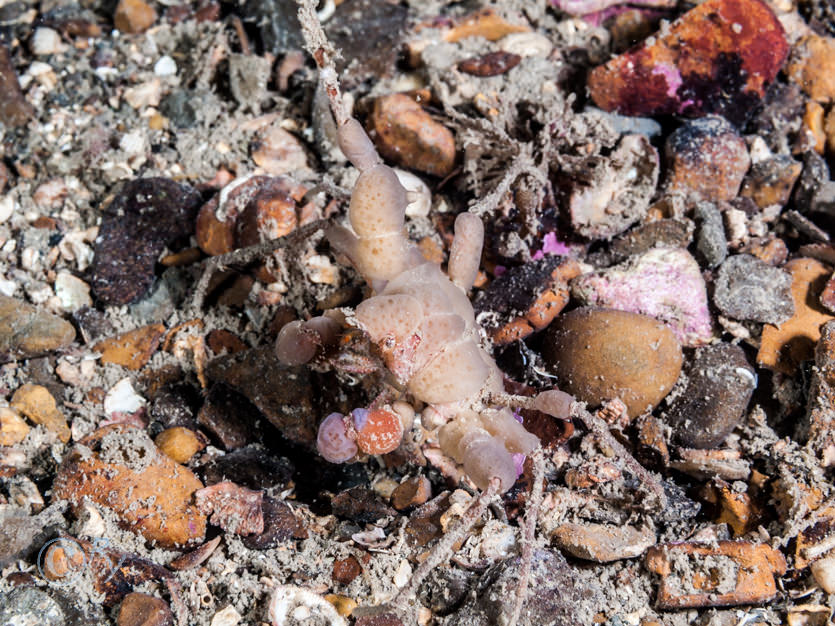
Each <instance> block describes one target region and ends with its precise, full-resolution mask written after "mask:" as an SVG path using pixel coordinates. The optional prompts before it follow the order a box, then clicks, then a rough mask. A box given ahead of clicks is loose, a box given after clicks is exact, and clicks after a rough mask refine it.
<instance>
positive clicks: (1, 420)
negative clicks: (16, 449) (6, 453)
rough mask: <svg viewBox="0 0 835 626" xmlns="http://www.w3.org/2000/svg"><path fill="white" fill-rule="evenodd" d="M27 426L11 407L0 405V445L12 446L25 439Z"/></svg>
mask: <svg viewBox="0 0 835 626" xmlns="http://www.w3.org/2000/svg"><path fill="white" fill-rule="evenodd" d="M27 434H29V426H28V425H27V424H26V421H25V420H24V419H23V418H22V417H20V414H19V413H18V412H17V411H15V410H14V409H12V408H9V407H0V446H14V445H17V444H19V443H20V442H21V441H23V440H24V439H26V435H27Z"/></svg>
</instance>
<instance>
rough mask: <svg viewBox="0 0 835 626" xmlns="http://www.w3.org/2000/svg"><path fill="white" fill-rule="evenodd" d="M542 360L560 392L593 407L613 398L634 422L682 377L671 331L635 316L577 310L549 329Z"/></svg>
mask: <svg viewBox="0 0 835 626" xmlns="http://www.w3.org/2000/svg"><path fill="white" fill-rule="evenodd" d="M543 356H544V357H545V359H546V362H547V364H548V365H549V367H550V369H551V371H552V372H553V373H554V374H555V375H556V376H557V379H558V381H559V386H560V389H562V390H563V391H566V392H568V393H571V394H573V395H574V396H575V397H576V398H577V399H578V400H581V401H583V402H588V403H589V404H592V405H594V406H598V405H600V404H602V403H603V402H604V401H606V400H611V399H612V398H616V397H617V398H620V399H621V400H623V401H624V402H625V403H626V406H627V408H628V411H629V416H630V417H632V418H634V417H637V416H638V415H640V414H641V413H643V412H644V411H646V410H648V409H652V408H654V407H655V406H656V405H657V404H658V403H659V402H661V400H662V399H663V398H664V397H665V396H666V395H667V394H668V393H669V391H670V390H671V389H672V388H673V385H674V384H675V382H676V380H678V376H679V373H680V372H681V364H682V353H681V347H680V346H679V343H678V341H677V340H676V338H675V335H674V334H673V333H672V331H671V330H670V329H669V328H668V327H667V326H665V325H664V324H661V323H660V322H658V321H657V320H655V319H653V318H651V317H647V316H645V315H638V314H637V313H629V312H626V311H615V310H611V309H600V308H582V309H575V310H574V311H571V312H570V313H566V314H564V315H561V316H560V317H558V318H557V320H556V321H555V322H554V323H553V324H552V325H551V327H550V328H549V329H548V332H547V334H546V337H545V342H544V344H543Z"/></svg>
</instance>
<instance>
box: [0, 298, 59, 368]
mask: <svg viewBox="0 0 835 626" xmlns="http://www.w3.org/2000/svg"><path fill="white" fill-rule="evenodd" d="M73 339H75V329H74V328H73V327H72V324H70V323H69V322H67V321H65V320H63V319H61V318H60V317H58V316H57V315H52V314H50V313H44V312H42V311H40V310H39V309H38V308H37V307H36V306H33V305H31V304H27V303H25V302H21V301H20V300H16V299H15V298H9V297H8V296H3V295H0V355H7V358H8V356H12V357H30V356H38V355H40V354H43V353H45V352H52V351H54V350H59V349H61V348H64V347H66V346H68V345H69V344H70V343H72V341H73Z"/></svg>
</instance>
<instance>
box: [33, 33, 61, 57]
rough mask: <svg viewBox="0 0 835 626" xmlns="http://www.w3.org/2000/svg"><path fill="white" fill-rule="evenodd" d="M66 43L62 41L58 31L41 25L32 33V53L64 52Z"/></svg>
mask: <svg viewBox="0 0 835 626" xmlns="http://www.w3.org/2000/svg"><path fill="white" fill-rule="evenodd" d="M65 47H66V46H65V45H64V44H63V43H62V42H61V35H59V34H58V31H55V30H52V29H51V28H46V27H45V26H41V27H39V28H36V29H35V33H34V34H33V35H32V54H35V55H38V56H40V55H47V54H58V53H59V52H63V50H64V49H65Z"/></svg>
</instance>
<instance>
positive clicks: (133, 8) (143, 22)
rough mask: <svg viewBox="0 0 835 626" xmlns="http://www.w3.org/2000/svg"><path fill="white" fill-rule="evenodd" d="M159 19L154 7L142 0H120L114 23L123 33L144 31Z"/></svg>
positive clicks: (114, 15)
mask: <svg viewBox="0 0 835 626" xmlns="http://www.w3.org/2000/svg"><path fill="white" fill-rule="evenodd" d="M156 19H157V12H156V11H154V7H152V6H151V5H149V4H147V3H145V2H143V1H142V0H119V4H118V5H117V6H116V12H115V13H114V14H113V23H114V25H115V26H116V28H118V29H119V30H120V31H122V32H123V33H142V32H145V31H146V30H148V29H149V28H150V27H151V25H152V24H153V23H154V22H155V21H156Z"/></svg>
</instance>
